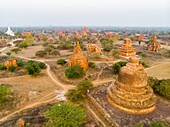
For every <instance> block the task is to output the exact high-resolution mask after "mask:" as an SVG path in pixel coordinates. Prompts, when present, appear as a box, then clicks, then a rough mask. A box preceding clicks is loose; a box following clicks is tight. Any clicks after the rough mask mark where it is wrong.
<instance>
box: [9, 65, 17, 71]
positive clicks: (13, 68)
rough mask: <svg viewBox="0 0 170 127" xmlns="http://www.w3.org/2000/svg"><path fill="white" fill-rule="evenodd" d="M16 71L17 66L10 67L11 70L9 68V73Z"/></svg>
mask: <svg viewBox="0 0 170 127" xmlns="http://www.w3.org/2000/svg"><path fill="white" fill-rule="evenodd" d="M15 69H16V67H15V66H13V65H11V66H9V68H8V70H9V71H11V72H14V71H15Z"/></svg>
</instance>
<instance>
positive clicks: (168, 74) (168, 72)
mask: <svg viewBox="0 0 170 127" xmlns="http://www.w3.org/2000/svg"><path fill="white" fill-rule="evenodd" d="M146 71H147V74H148V76H152V77H156V78H158V79H168V78H170V62H169V63H162V64H161V65H156V66H153V67H151V68H148V69H146Z"/></svg>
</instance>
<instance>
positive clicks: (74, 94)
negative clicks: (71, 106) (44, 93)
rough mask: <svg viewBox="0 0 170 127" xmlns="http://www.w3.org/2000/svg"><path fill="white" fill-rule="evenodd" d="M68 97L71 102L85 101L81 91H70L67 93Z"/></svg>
mask: <svg viewBox="0 0 170 127" xmlns="http://www.w3.org/2000/svg"><path fill="white" fill-rule="evenodd" d="M66 97H67V99H68V100H69V101H71V102H80V101H82V100H83V99H84V96H83V94H82V91H80V90H69V91H68V92H67V93H66Z"/></svg>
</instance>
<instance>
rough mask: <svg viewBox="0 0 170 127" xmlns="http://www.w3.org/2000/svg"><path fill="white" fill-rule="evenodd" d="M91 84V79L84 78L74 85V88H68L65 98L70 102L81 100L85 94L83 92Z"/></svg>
mask: <svg viewBox="0 0 170 127" xmlns="http://www.w3.org/2000/svg"><path fill="white" fill-rule="evenodd" d="M92 86H93V84H92V82H91V81H88V80H84V81H81V82H80V83H79V84H77V86H76V90H69V91H68V92H67V93H66V96H67V99H68V100H70V101H71V102H80V101H82V100H83V99H84V98H85V96H84V94H85V93H86V92H87V90H89V89H90V88H91V87H92Z"/></svg>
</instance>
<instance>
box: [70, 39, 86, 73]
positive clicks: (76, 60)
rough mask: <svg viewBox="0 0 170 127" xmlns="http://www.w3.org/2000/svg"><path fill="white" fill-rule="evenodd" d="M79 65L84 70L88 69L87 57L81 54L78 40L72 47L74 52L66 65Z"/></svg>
mask: <svg viewBox="0 0 170 127" xmlns="http://www.w3.org/2000/svg"><path fill="white" fill-rule="evenodd" d="M74 65H79V66H80V67H82V68H83V69H84V71H86V70H87V69H88V59H87V58H86V57H85V56H84V55H83V52H82V50H81V47H80V44H79V42H77V45H76V47H75V49H74V54H73V55H71V56H70V60H69V61H68V66H74Z"/></svg>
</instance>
